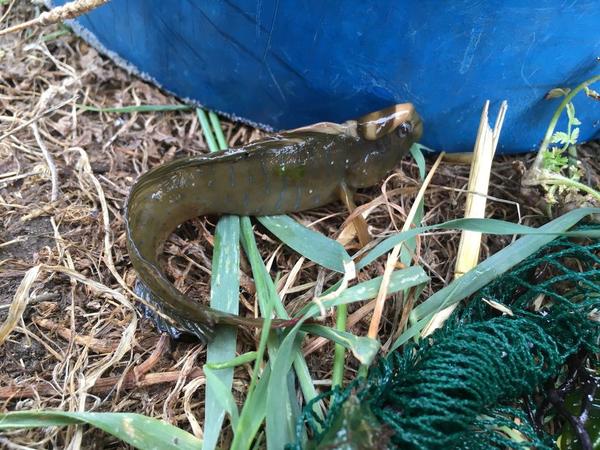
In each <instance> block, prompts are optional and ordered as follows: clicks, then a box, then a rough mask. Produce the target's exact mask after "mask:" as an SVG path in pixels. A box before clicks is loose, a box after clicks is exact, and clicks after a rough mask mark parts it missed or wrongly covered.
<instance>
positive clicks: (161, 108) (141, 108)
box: [77, 104, 193, 114]
mask: <svg viewBox="0 0 600 450" xmlns="http://www.w3.org/2000/svg"><path fill="white" fill-rule="evenodd" d="M77 107H78V108H79V109H81V110H83V111H90V112H99V113H118V114H126V113H133V112H168V111H189V110H191V109H192V108H193V107H192V106H189V105H131V106H118V107H115V108H96V107H95V106H90V105H82V104H78V105H77Z"/></svg>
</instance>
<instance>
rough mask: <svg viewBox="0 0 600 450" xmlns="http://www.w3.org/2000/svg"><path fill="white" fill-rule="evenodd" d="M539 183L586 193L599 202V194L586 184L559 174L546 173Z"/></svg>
mask: <svg viewBox="0 0 600 450" xmlns="http://www.w3.org/2000/svg"><path fill="white" fill-rule="evenodd" d="M539 181H540V183H545V184H550V185H561V186H568V187H572V188H575V189H579V190H580V191H584V192H587V193H588V194H590V195H591V196H592V197H594V198H595V199H596V200H598V201H600V192H598V191H597V190H595V189H593V188H591V187H590V186H588V185H587V184H584V183H580V182H579V181H576V180H572V179H570V178H567V177H565V176H562V175H560V174H555V173H547V174H545V176H544V177H542V178H540V179H539Z"/></svg>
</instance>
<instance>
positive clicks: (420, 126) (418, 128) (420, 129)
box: [412, 112, 423, 142]
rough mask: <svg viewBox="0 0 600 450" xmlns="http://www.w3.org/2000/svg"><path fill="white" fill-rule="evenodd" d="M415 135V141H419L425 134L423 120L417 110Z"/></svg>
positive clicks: (414, 127) (414, 124) (414, 121)
mask: <svg viewBox="0 0 600 450" xmlns="http://www.w3.org/2000/svg"><path fill="white" fill-rule="evenodd" d="M412 122H413V136H414V138H415V142H417V141H418V140H419V139H421V137H422V136H423V120H422V119H421V116H420V115H419V114H418V113H416V112H415V115H414V117H413V120H412Z"/></svg>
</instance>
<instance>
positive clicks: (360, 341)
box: [303, 325, 381, 365]
mask: <svg viewBox="0 0 600 450" xmlns="http://www.w3.org/2000/svg"><path fill="white" fill-rule="evenodd" d="M303 329H304V331H307V332H309V333H311V334H314V335H317V336H321V337H324V338H326V339H329V340H330V341H333V342H335V343H336V344H339V345H341V346H343V347H344V348H347V349H348V350H350V351H351V352H352V354H353V355H354V356H355V357H356V359H358V361H359V362H360V363H361V364H366V365H369V364H371V363H372V362H373V360H374V359H375V356H377V352H378V351H379V349H380V348H381V344H380V343H379V341H376V340H375V339H371V338H369V337H367V336H356V335H354V334H352V333H348V332H347V331H341V330H336V329H333V328H329V327H325V326H323V325H304V327H303Z"/></svg>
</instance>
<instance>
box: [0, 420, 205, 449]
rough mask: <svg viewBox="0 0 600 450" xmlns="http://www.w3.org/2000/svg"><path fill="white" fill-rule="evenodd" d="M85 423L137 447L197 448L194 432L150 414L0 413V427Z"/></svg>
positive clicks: (199, 441)
mask: <svg viewBox="0 0 600 450" xmlns="http://www.w3.org/2000/svg"><path fill="white" fill-rule="evenodd" d="M85 423H87V424H89V425H92V426H94V427H96V428H100V429H101V430H103V431H105V432H106V433H109V434H111V435H113V436H115V437H117V438H119V439H121V440H122V441H124V442H126V443H127V444H129V445H132V446H133V447H135V448H137V449H140V450H155V449H158V448H160V449H165V450H199V449H201V448H202V441H201V440H200V439H198V438H196V437H195V436H194V435H192V434H190V433H188V432H187V431H184V430H182V429H180V428H177V427H175V426H173V425H170V424H168V423H166V422H162V421H160V420H157V419H153V418H151V417H146V416H143V415H141V414H132V413H93V412H64V411H18V412H11V413H7V414H0V430H6V429H14V428H37V427H49V426H61V425H72V424H85Z"/></svg>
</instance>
